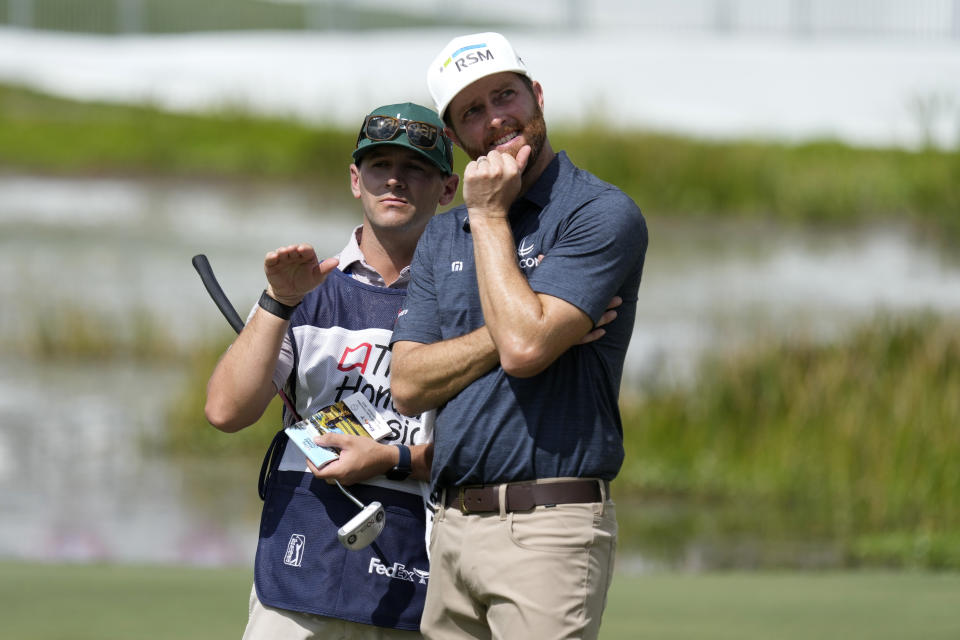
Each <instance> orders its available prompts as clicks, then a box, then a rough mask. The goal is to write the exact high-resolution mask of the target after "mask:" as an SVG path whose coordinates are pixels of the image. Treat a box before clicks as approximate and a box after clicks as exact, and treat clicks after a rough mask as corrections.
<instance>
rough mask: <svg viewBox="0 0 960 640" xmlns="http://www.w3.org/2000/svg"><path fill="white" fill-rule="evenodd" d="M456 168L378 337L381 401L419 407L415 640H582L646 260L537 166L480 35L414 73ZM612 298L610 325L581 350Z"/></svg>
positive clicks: (407, 410)
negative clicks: (425, 564) (399, 300)
mask: <svg viewBox="0 0 960 640" xmlns="http://www.w3.org/2000/svg"><path fill="white" fill-rule="evenodd" d="M427 83H428V87H429V89H430V93H431V95H432V96H433V99H434V101H435V103H436V107H437V111H438V112H439V113H440V115H441V116H442V117H443V118H444V122H445V124H446V126H447V129H446V131H447V133H448V134H449V135H450V136H451V138H452V139H453V140H454V142H455V143H456V144H457V145H458V146H460V147H461V148H462V149H463V150H464V151H465V152H466V153H467V155H468V156H469V157H470V158H471V162H470V163H469V164H468V165H467V166H466V168H465V169H464V174H463V199H464V206H462V207H457V208H455V209H453V210H451V211H448V212H446V213H443V214H440V215H438V216H436V217H435V218H434V219H433V220H431V221H430V224H429V225H428V226H427V228H426V231H425V232H424V234H423V237H422V238H421V239H420V243H419V245H418V247H417V252H416V255H415V257H414V260H413V264H412V266H411V270H412V274H413V280H412V281H411V283H410V287H409V289H408V295H407V298H406V301H405V303H404V308H403V310H402V311H401V313H400V316H399V318H398V320H397V324H396V327H395V328H394V333H393V377H392V380H391V384H392V392H393V399H394V402H395V405H396V407H397V409H399V410H400V411H401V412H402V413H404V414H407V415H416V414H419V413H421V412H423V411H426V410H428V409H438V412H437V418H436V426H435V431H434V454H433V467H432V475H431V480H432V484H433V488H434V490H435V493H436V494H437V495H438V498H439V501H440V505H441V506H440V509H439V510H438V513H437V517H436V520H435V522H434V528H433V532H432V538H431V542H430V552H431V580H430V586H429V588H428V592H427V603H426V607H425V610H424V615H423V623H422V626H421V629H422V631H423V633H424V635H425V636H426V637H429V638H503V639H507V638H551V639H553V638H596V637H597V635H598V633H599V628H600V620H601V615H602V613H603V608H604V604H605V601H606V594H607V589H608V588H609V585H610V580H611V577H612V570H613V561H614V548H615V545H616V534H617V523H616V516H615V509H614V504H613V502H612V501H611V499H610V491H609V489H610V487H609V481H610V480H612V479H613V478H614V477H615V476H616V475H617V472H618V471H619V469H620V466H621V463H622V461H623V457H624V449H623V433H622V426H621V421H620V415H619V410H618V404H617V402H618V394H619V387H620V380H621V375H622V371H623V362H624V357H625V354H626V351H627V345H628V343H629V341H630V336H631V333H632V329H633V322H634V317H635V314H636V305H637V293H638V288H639V285H640V278H641V274H642V271H643V264H644V256H645V254H646V249H647V229H646V223H645V221H644V219H643V216H642V215H641V213H640V210H639V209H638V208H637V206H636V204H634V202H633V201H632V200H631V199H630V198H629V197H627V196H626V195H625V194H624V193H623V192H622V191H620V190H619V189H617V188H616V187H614V186H612V185H610V184H607V183H605V182H603V181H601V180H599V179H598V178H596V177H595V176H593V175H591V174H590V173H588V172H586V171H584V170H582V169H579V168H577V167H576V166H575V165H574V164H573V163H572V162H571V160H570V159H569V158H568V157H567V155H566V154H565V153H563V152H559V153H558V152H555V151H554V150H553V147H552V145H551V143H550V140H549V138H548V136H547V128H546V125H545V122H544V117H543V106H544V102H545V97H544V96H545V93H544V89H543V87H542V86H541V85H540V83H538V82H537V81H535V80H533V79H532V78H531V77H530V74H529V72H528V71H527V68H526V66H525V64H524V63H523V61H522V60H521V59H520V57H519V56H518V55H517V52H516V51H515V50H514V48H513V47H512V46H511V44H510V43H509V42H508V41H507V40H506V39H505V38H504V37H503V36H502V35H500V34H497V33H478V34H473V35H468V36H462V37H458V38H454V39H453V40H452V41H451V42H450V43H449V44H447V45H446V46H445V47H443V49H442V50H441V51H440V53H439V54H438V55H437V57H436V58H435V59H434V61H433V62H432V63H431V64H430V66H429V68H428V71H427ZM611 299H614V300H616V301H622V304H621V305H620V307H619V308H618V310H617V311H618V314H619V315H618V317H617V318H616V319H615V320H614V321H613V322H611V323H610V324H609V325H607V326H606V327H605V329H606V332H605V334H604V335H602V337H600V338H599V339H597V340H594V341H588V342H587V343H586V344H581V340H582V339H583V338H584V336H586V335H589V334H591V333H592V332H593V331H594V330H595V327H596V326H597V325H598V323H599V322H600V321H601V319H602V318H603V316H604V312H605V309H606V308H607V307H608V303H609V301H610V300H611Z"/></svg>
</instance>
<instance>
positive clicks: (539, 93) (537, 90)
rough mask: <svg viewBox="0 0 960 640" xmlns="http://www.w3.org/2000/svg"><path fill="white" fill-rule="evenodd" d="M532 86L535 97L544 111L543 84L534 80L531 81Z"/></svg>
mask: <svg viewBox="0 0 960 640" xmlns="http://www.w3.org/2000/svg"><path fill="white" fill-rule="evenodd" d="M530 88H531V89H533V97H534V98H535V99H536V101H537V104H538V105H540V110H541V111H543V85H541V84H540V83H539V82H537V81H536V80H533V81H532V82H531V83H530Z"/></svg>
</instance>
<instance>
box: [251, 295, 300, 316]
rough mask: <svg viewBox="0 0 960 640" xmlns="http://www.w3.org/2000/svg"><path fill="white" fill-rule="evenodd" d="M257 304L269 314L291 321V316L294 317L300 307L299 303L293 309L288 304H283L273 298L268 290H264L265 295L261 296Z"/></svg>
mask: <svg viewBox="0 0 960 640" xmlns="http://www.w3.org/2000/svg"><path fill="white" fill-rule="evenodd" d="M257 304H258V305H260V308H261V309H263V310H264V311H266V312H267V313H272V314H273V315H275V316H277V317H278V318H281V319H282V320H289V319H290V316H292V315H293V312H294V311H296V309H297V306H298V305H299V303H298V304H297V305H294V306H292V307H291V306H290V305H288V304H283V303H282V302H280V301H279V300H275V299H273V298H271V297H270V294H269V293H267V290H266V289H264V290H263V293H262V294H260V300H259V302H257Z"/></svg>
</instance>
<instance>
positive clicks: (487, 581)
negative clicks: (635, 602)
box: [420, 499, 617, 640]
mask: <svg viewBox="0 0 960 640" xmlns="http://www.w3.org/2000/svg"><path fill="white" fill-rule="evenodd" d="M616 539H617V521H616V513H615V508H614V504H613V502H612V501H610V500H609V499H608V500H607V502H605V503H593V504H563V505H557V506H551V507H536V508H535V509H534V510H533V511H525V512H516V513H500V514H497V513H492V514H472V515H464V514H462V513H461V512H460V511H459V510H457V509H455V508H441V509H440V512H439V513H438V514H437V518H436V519H435V521H434V524H433V532H432V534H431V538H430V584H429V586H428V587H427V602H426V607H425V609H424V612H423V620H422V622H421V625H420V630H421V631H422V632H423V635H424V636H425V637H426V638H430V639H431V640H447V639H451V638H478V639H488V638H489V639H493V638H497V639H502V640H515V639H516V638H524V639H525V640H526V639H531V640H532V639H536V638H544V639H546V640H558V639H560V638H596V637H597V636H598V634H599V632H600V618H601V616H602V615H603V609H604V606H606V600H607V590H608V589H609V588H610V582H611V580H612V578H613V562H614V556H615V549H616Z"/></svg>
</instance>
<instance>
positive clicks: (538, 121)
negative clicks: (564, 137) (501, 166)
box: [461, 103, 547, 171]
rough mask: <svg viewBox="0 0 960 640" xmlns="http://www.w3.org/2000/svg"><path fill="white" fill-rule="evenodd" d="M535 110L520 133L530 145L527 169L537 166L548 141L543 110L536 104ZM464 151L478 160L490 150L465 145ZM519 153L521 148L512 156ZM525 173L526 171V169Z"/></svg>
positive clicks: (471, 157) (472, 158) (512, 152)
mask: <svg viewBox="0 0 960 640" xmlns="http://www.w3.org/2000/svg"><path fill="white" fill-rule="evenodd" d="M533 108H534V113H533V115H532V116H531V117H530V120H529V121H527V123H526V124H525V125H524V126H523V129H522V130H521V131H520V135H522V136H523V138H524V140H526V143H527V144H528V145H530V157H529V158H528V159H527V168H529V167H532V166H534V165H535V164H536V162H537V158H539V157H540V152H541V151H543V145H544V143H545V142H546V140H547V123H546V121H545V120H544V118H543V109H541V108H540V105H538V104H536V103H534V105H533ZM461 142H462V141H461ZM463 150H464V151H465V152H466V153H467V156H469V157H470V159H471V160H476V159H477V158H479V157H480V156H485V155H487V153H488V149H487V148H486V147H482V146H468V145H464V146H463ZM519 151H520V149H519V148H518V149H517V150H516V151H511V152H510V155H512V156H513V157H514V158H516V157H517V153H518V152H519ZM524 171H526V168H525V169H524Z"/></svg>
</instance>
